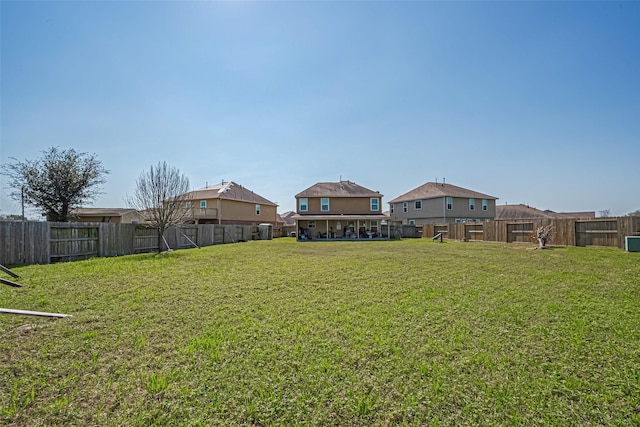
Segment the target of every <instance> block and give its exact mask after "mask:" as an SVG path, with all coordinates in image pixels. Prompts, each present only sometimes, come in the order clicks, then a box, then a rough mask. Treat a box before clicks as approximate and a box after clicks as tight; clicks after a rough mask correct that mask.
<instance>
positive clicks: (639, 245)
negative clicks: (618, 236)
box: [624, 236, 640, 252]
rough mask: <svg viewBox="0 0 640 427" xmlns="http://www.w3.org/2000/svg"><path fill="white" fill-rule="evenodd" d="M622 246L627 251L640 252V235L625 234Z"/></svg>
mask: <svg viewBox="0 0 640 427" xmlns="http://www.w3.org/2000/svg"><path fill="white" fill-rule="evenodd" d="M624 248H625V249H626V250H627V252H640V236H626V237H625V238H624Z"/></svg>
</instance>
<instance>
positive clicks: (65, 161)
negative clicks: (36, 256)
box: [2, 147, 109, 222]
mask: <svg viewBox="0 0 640 427" xmlns="http://www.w3.org/2000/svg"><path fill="white" fill-rule="evenodd" d="M42 154H43V155H42V157H41V158H39V159H36V160H25V161H24V162H21V161H18V160H17V159H15V158H12V160H14V161H15V163H12V164H9V165H4V166H3V169H4V170H3V172H2V174H3V175H6V176H8V177H9V185H10V186H11V187H12V188H13V189H14V191H13V192H12V193H11V196H12V197H13V198H14V199H16V200H21V201H22V202H23V203H24V204H27V205H30V206H33V207H35V208H38V209H41V210H42V213H43V214H45V215H46V216H47V220H48V221H60V222H66V221H68V220H69V219H68V218H69V211H71V210H72V209H74V208H77V207H80V206H82V205H83V204H85V203H87V202H89V201H91V200H92V199H94V198H95V197H96V196H97V195H98V194H100V191H99V186H100V184H104V182H105V175H106V174H108V173H109V171H107V170H106V169H105V168H104V167H103V166H102V162H100V161H99V160H98V159H97V158H96V156H95V154H87V153H79V152H77V151H75V150H74V149H68V150H61V149H59V148H57V147H51V148H49V149H47V150H43V151H42Z"/></svg>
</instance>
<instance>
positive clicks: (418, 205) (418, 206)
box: [413, 200, 422, 211]
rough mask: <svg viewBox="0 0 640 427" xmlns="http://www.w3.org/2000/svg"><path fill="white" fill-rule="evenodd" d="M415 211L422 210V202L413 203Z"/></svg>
mask: <svg viewBox="0 0 640 427" xmlns="http://www.w3.org/2000/svg"><path fill="white" fill-rule="evenodd" d="M413 209H415V210H417V211H419V210H422V200H416V201H415V202H413Z"/></svg>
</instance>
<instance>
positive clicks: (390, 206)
mask: <svg viewBox="0 0 640 427" xmlns="http://www.w3.org/2000/svg"><path fill="white" fill-rule="evenodd" d="M389 212H391V213H393V203H391V204H390V205H389Z"/></svg>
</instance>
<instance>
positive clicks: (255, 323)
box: [0, 238, 640, 426]
mask: <svg viewBox="0 0 640 427" xmlns="http://www.w3.org/2000/svg"><path fill="white" fill-rule="evenodd" d="M534 248H535V246H534V245H533V244H532V245H526V244H510V245H509V244H500V243H480V242H473V243H464V242H445V243H439V242H433V241H430V240H427V239H409V240H400V241H386V242H385V241H383V242H318V243H297V242H295V241H294V240H293V239H289V238H285V239H277V240H273V241H253V242H246V243H238V244H230V245H218V246H211V247H206V248H202V249H189V250H181V251H175V252H172V253H166V254H160V255H158V254H143V255H134V256H127V257H120V258H96V259H92V260H88V261H82V262H72V263H64V264H52V265H43V266H25V267H15V268H13V269H12V270H13V271H14V272H16V273H18V274H19V275H20V279H12V280H15V281H18V282H19V283H21V284H23V287H22V288H11V287H8V286H4V285H0V307H3V308H13V309H23V310H37V311H47V312H58V313H67V314H71V315H72V317H68V318H64V319H50V318H41V317H27V316H19V315H7V314H0V338H1V339H0V424H2V425H9V426H13V425H15V426H34V425H41V426H50V425H57V426H90V425H97V426H135V425H138V426H149V425H159V426H160V425H161V426H182V425H185V426H192V425H193V426H198V425H200V426H211V425H301V424H302V425H314V426H315V425H340V426H365V425H366V426H368V425H420V426H465V425H466V426H480V425H481V426H546V425H557V426H601V425H612V426H623V425H625V426H628V425H637V426H640V254H637V253H627V252H624V251H623V250H620V249H603V248H575V247H568V248H552V249H549V250H536V249H534ZM0 274H2V273H0ZM2 277H6V276H2ZM6 278H9V277H6Z"/></svg>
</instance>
